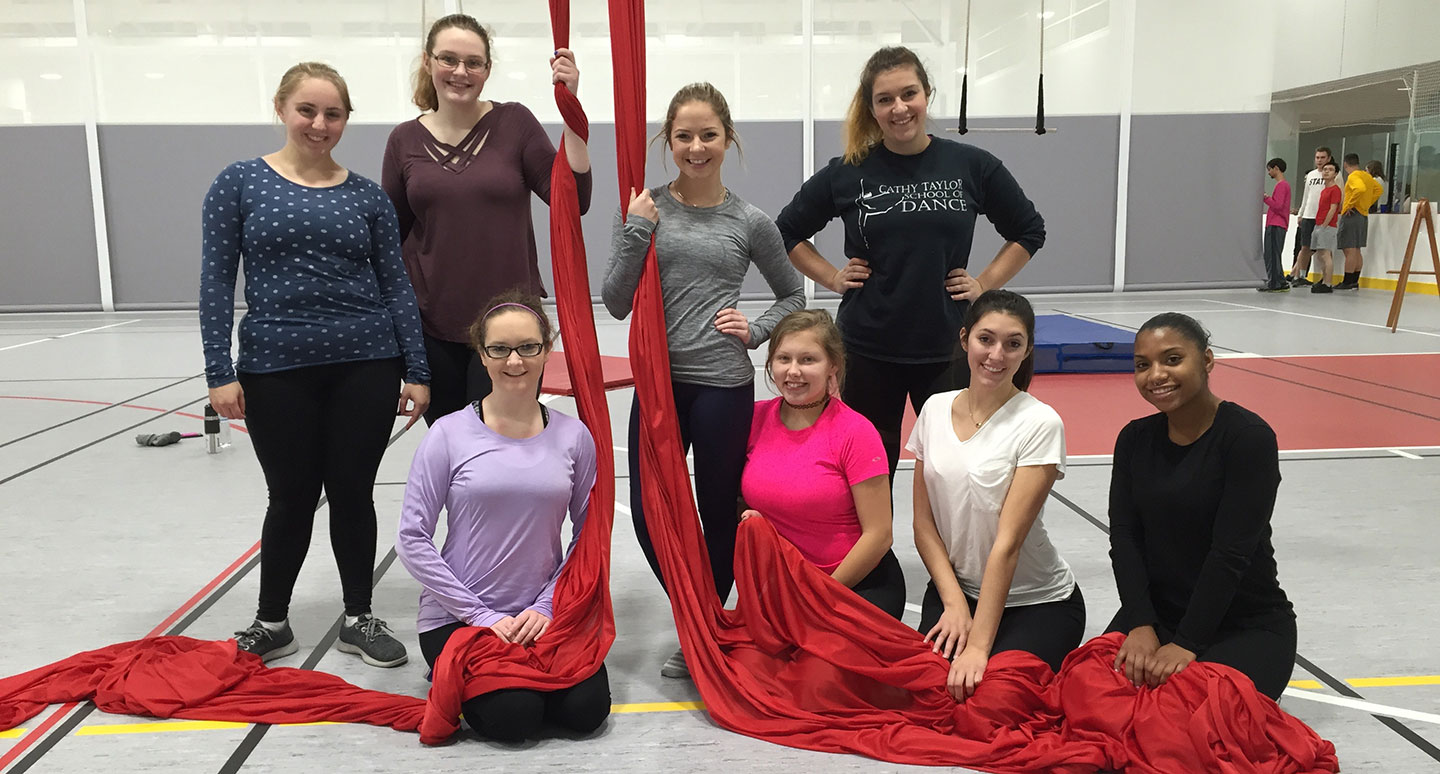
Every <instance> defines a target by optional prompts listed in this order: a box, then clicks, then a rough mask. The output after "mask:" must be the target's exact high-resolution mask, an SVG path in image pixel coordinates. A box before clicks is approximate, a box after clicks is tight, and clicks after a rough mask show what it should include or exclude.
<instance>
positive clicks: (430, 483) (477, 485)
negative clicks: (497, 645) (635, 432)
mask: <svg viewBox="0 0 1440 774" xmlns="http://www.w3.org/2000/svg"><path fill="white" fill-rule="evenodd" d="M484 308H485V309H486V310H487V311H485V312H484V313H483V314H481V315H480V318H479V319H478V320H476V321H475V324H474V325H472V326H471V327H470V341H471V345H472V346H473V347H474V348H475V349H476V351H478V352H479V354H480V360H481V362H482V363H483V364H484V366H485V369H486V370H487V371H488V372H489V375H490V379H491V381H492V382H493V383H494V388H493V390H492V391H491V392H490V394H489V395H488V396H486V397H485V398H484V399H482V400H477V401H475V402H474V403H472V404H471V405H470V408H469V409H467V410H464V411H456V412H454V413H452V414H447V415H445V416H444V417H441V418H440V419H439V420H438V421H436V422H435V424H434V425H432V426H431V427H430V431H429V432H428V433H426V434H425V438H424V439H423V440H421V442H420V448H419V449H417V450H416V452H415V460H414V462H413V463H411V466H410V478H409V481H408V482H406V485H405V505H404V510H403V511H402V512H401V516H400V535H399V538H398V540H397V541H396V545H395V549H396V553H397V554H398V555H399V558H400V561H401V562H402V563H403V564H404V565H405V569H407V570H409V571H410V574H411V575H413V576H415V579H416V580H418V581H420V585H421V586H422V587H423V590H422V591H421V592H420V614H419V619H418V621H417V622H416V630H417V631H418V632H419V633H420V651H421V653H423V654H424V656H425V661H426V662H428V663H429V664H431V665H432V666H433V665H434V664H435V659H436V658H438V657H439V656H440V653H441V651H442V650H444V648H445V642H446V641H447V640H449V639H450V635H452V634H454V633H455V632H456V631H457V630H459V629H461V628H463V627H466V626H482V627H489V628H490V629H491V631H493V632H494V633H495V634H496V635H497V636H499V637H500V638H501V639H503V640H505V641H507V642H511V643H514V644H515V645H517V646H519V647H528V646H530V645H531V644H533V643H534V642H535V641H536V640H538V639H540V638H541V637H543V636H545V630H546V629H547V628H548V627H549V625H550V620H551V618H552V616H553V613H552V611H551V606H550V600H551V596H552V595H553V594H554V593H555V583H556V581H557V580H559V578H560V571H561V569H562V568H563V567H564V565H565V561H566V560H567V559H568V557H569V554H570V550H569V549H565V550H564V551H562V543H561V530H562V527H563V526H564V523H565V514H567V513H568V514H570V522H571V524H572V525H573V534H574V535H575V536H576V537H578V536H579V535H580V529H581V527H582V526H583V525H584V523H585V514H586V511H587V509H588V508H589V504H590V489H591V487H592V486H594V484H595V465H596V458H595V439H594V438H593V437H591V435H590V430H589V429H588V428H586V427H585V425H584V424H582V423H581V422H580V420H578V419H575V418H573V417H570V416H567V415H565V414H561V413H560V412H558V411H550V410H549V409H547V408H546V407H545V406H543V405H541V404H540V403H539V402H538V401H536V399H535V395H536V389H537V387H538V386H539V383H540V375H541V373H542V372H543V371H544V370H545V361H546V360H547V359H548V358H549V356H550V348H551V344H552V342H553V338H554V336H553V331H554V328H553V327H552V326H551V325H550V319H549V318H548V317H547V316H546V315H545V311H544V309H543V308H542V307H541V306H540V299H539V298H536V297H533V296H527V295H523V294H520V293H518V292H510V293H505V294H501V295H500V296H498V297H496V298H495V299H493V300H491V301H490V302H489V303H488V304H486V305H485V307H484ZM441 508H444V509H445V511H446V524H447V534H446V536H445V545H444V546H443V547H441V548H438V549H437V548H436V546H435V527H436V524H437V522H438V521H439V519H440V510H441ZM574 546H575V540H574V539H573V538H572V539H571V541H570V548H571V549H573V548H574ZM461 709H462V710H463V712H464V716H465V721H466V722H467V723H469V724H470V727H471V728H473V729H475V731H476V732H478V733H479V734H480V735H482V736H486V737H489V738H492V739H498V740H501V741H519V740H522V739H526V738H531V737H534V736H536V735H537V734H538V732H539V731H540V729H541V727H542V726H543V725H544V723H545V722H546V721H549V722H551V723H554V724H555V725H558V726H561V727H564V728H567V729H569V730H572V731H579V732H581V733H589V732H591V731H594V730H595V729H597V728H599V727H600V725H601V724H602V723H604V722H605V718H606V717H608V716H609V714H610V683H609V678H608V677H607V675H606V672H605V666H604V665H603V664H602V665H601V666H600V669H599V670H598V671H597V672H596V673H595V674H594V675H592V676H591V677H589V678H587V679H585V680H583V681H581V682H580V683H578V684H576V685H574V686H572V687H570V688H565V689H562V690H559V691H549V692H547V691H536V690H526V689H504V690H498V691H492V692H490V693H485V694H481V695H479V696H476V697H475V698H473V699H470V700H468V701H466V702H465V703H464V704H462V705H461Z"/></svg>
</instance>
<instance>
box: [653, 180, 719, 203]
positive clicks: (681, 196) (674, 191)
mask: <svg viewBox="0 0 1440 774" xmlns="http://www.w3.org/2000/svg"><path fill="white" fill-rule="evenodd" d="M668 187H669V189H670V194H671V195H672V196H674V197H675V198H676V200H678V201H679V202H680V203H681V204H684V205H687V206H690V207H719V206H720V205H722V204H724V203H725V202H726V201H729V199H730V189H729V188H721V189H720V201H718V202H715V203H714V204H700V203H699V202H692V201H690V200H689V199H686V198H685V194H682V193H680V189H678V188H676V187H675V183H674V181H671V183H670V185H669V186H668Z"/></svg>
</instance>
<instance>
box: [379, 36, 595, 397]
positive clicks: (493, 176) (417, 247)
mask: <svg viewBox="0 0 1440 774" xmlns="http://www.w3.org/2000/svg"><path fill="white" fill-rule="evenodd" d="M492 53H493V52H492V51H491V47H490V35H489V33H488V32H487V31H486V30H485V28H484V27H483V26H482V25H481V24H480V23H479V22H478V21H476V20H475V19H474V18H472V17H470V16H466V15H464V14H454V15H451V16H446V17H444V18H441V19H439V20H437V21H436V22H435V23H434V24H433V25H431V27H430V34H429V35H428V36H427V37H426V39H425V50H424V51H422V52H421V55H420V67H419V68H418V69H417V70H416V71H415V96H414V100H415V104H416V106H418V107H419V108H420V109H421V110H423V111H425V112H424V113H423V114H421V115H420V117H419V118H416V119H414V120H412V121H406V122H405V123H403V124H400V125H399V126H397V127H395V129H394V131H392V132H391V133H390V140H389V142H387V143H386V146H385V161H384V168H383V171H382V174H381V178H380V182H381V185H382V187H384V189H385V192H386V193H387V194H389V195H390V199H391V201H393V202H394V203H395V210H396V213H397V214H398V215H399V216H400V236H401V239H402V240H403V245H402V247H403V252H404V258H405V268H406V269H407V270H408V271H409V273H410V282H411V283H412V284H413V285H414V286H415V296H416V298H417V300H418V301H419V303H420V319H421V322H422V324H423V326H424V333H425V351H426V354H427V355H428V357H429V359H430V368H431V372H432V373H431V385H430V386H431V395H430V408H429V410H427V411H426V412H425V421H426V422H427V423H428V424H432V425H433V424H434V423H435V420H436V419H439V418H440V417H442V416H444V415H446V414H449V413H450V412H452V411H456V410H458V409H460V408H462V407H463V406H465V405H466V404H467V403H469V402H470V401H472V400H477V399H479V398H483V397H484V396H485V395H486V394H488V393H489V392H490V389H491V387H490V380H489V377H488V376H487V375H486V371H485V368H484V367H483V366H482V365H481V364H480V362H479V361H478V359H477V358H476V357H475V353H474V352H473V351H472V350H471V349H470V347H469V338H468V329H469V326H470V323H471V322H472V321H473V320H474V319H475V315H476V314H478V313H479V312H480V309H479V308H478V306H477V303H478V301H479V300H481V299H486V298H491V297H493V296H495V295H497V294H499V293H501V292H502V291H505V290H508V289H510V288H523V289H525V290H527V291H529V292H531V293H535V294H537V295H542V296H543V295H544V294H545V288H544V285H543V284H542V282H541V279H540V270H539V263H538V261H537V258H536V253H535V228H534V225H533V224H532V223H531V219H530V195H531V194H532V193H534V194H536V195H538V196H539V197H540V198H541V199H543V200H545V201H546V202H547V203H548V202H549V200H550V168H551V166H552V165H553V164H554V163H555V146H554V145H553V144H552V143H551V141H550V138H549V137H547V136H546V135H545V131H544V129H542V128H541V126H540V122H539V121H537V120H536V119H535V116H534V114H532V113H531V112H530V111H529V110H528V109H526V107H525V106H524V105H521V104H520V103H518V102H498V101H492V100H487V99H482V98H481V91H482V90H483V89H484V88H485V82H486V81H487V80H488V79H489V78H490V73H491V67H492V65H493V58H492ZM550 69H551V78H552V79H553V81H554V82H556V83H563V84H565V86H566V88H568V89H570V91H572V92H573V91H575V89H576V88H577V87H578V86H579V82H580V73H579V71H578V70H577V69H576V68H575V55H574V54H573V53H572V52H571V51H570V50H569V49H560V50H559V51H556V52H555V56H554V57H552V58H551V60H550ZM564 143H565V153H566V157H567V158H568V159H569V161H570V168H571V169H572V170H574V171H575V181H576V184H577V187H578V189H579V193H580V211H581V212H582V213H584V212H585V211H586V210H588V209H589V207H590V187H591V179H590V153H589V150H588V149H587V148H586V147H585V141H584V140H581V139H580V137H579V136H578V135H576V134H574V133H573V132H571V131H570V130H569V129H568V128H567V129H566V130H565V133H564Z"/></svg>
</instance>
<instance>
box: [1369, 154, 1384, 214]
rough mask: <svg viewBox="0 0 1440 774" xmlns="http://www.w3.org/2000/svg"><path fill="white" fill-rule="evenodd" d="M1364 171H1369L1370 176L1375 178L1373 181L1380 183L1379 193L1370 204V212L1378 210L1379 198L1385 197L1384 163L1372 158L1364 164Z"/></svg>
mask: <svg viewBox="0 0 1440 774" xmlns="http://www.w3.org/2000/svg"><path fill="white" fill-rule="evenodd" d="M1365 171H1366V172H1369V173H1370V176H1371V177H1373V178H1375V182H1377V183H1379V184H1380V195H1379V196H1377V197H1375V203H1374V204H1372V205H1370V211H1371V212H1379V211H1380V200H1381V199H1384V198H1385V165H1384V164H1381V163H1380V162H1379V161H1376V160H1374V159H1372V160H1371V161H1370V163H1369V164H1366V165H1365Z"/></svg>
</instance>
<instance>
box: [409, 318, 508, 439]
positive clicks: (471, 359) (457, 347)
mask: <svg viewBox="0 0 1440 774" xmlns="http://www.w3.org/2000/svg"><path fill="white" fill-rule="evenodd" d="M425 358H426V360H428V361H429V363H430V408H427V409H425V425H426V426H427V427H428V426H430V425H433V424H435V420H437V419H439V418H440V417H443V416H445V415H446V414H451V413H454V412H456V411H459V410H460V409H462V408H464V407H466V406H468V405H470V403H471V402H473V401H477V400H480V399H481V398H484V397H485V396H486V395H489V394H490V390H492V389H493V388H494V385H492V384H491V383H490V374H489V373H488V372H487V371H486V370H485V364H484V363H482V362H481V361H480V356H479V355H477V354H476V353H475V350H473V349H471V348H470V345H469V344H461V343H459V342H455V341H444V340H442V339H437V338H435V337H434V336H431V335H430V334H428V333H427V334H425Z"/></svg>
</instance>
